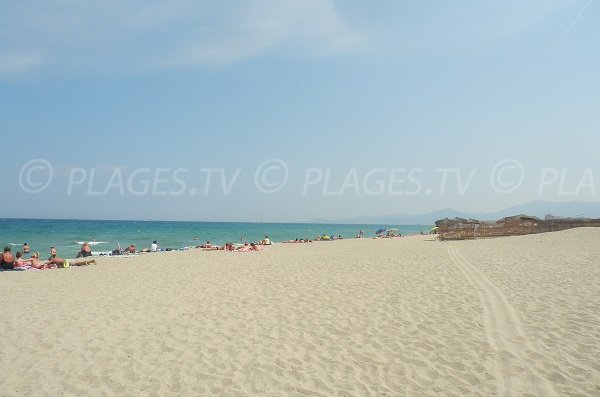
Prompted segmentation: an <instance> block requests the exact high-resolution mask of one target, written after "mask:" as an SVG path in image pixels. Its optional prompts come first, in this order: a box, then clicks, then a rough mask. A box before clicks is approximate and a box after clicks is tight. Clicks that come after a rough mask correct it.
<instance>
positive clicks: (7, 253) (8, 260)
mask: <svg viewBox="0 0 600 397" xmlns="http://www.w3.org/2000/svg"><path fill="white" fill-rule="evenodd" d="M14 268H15V256H14V255H13V254H12V252H11V248H10V247H9V246H6V247H4V252H3V253H2V257H1V258H0V269H2V270H13V269H14Z"/></svg>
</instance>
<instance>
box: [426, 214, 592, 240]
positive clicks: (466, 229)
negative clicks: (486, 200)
mask: <svg viewBox="0 0 600 397" xmlns="http://www.w3.org/2000/svg"><path fill="white" fill-rule="evenodd" d="M435 225H436V227H437V228H438V229H437V233H438V235H439V239H440V241H444V240H473V239H478V238H491V237H502V236H521V235H525V234H535V233H545V232H554V231H560V230H566V229H572V228H575V227H600V219H591V218H557V217H552V218H548V217H546V219H540V218H538V217H535V216H529V215H524V214H521V215H515V216H509V217H505V218H502V219H499V220H497V221H480V220H477V219H464V218H454V219H448V218H446V219H440V220H438V221H436V222H435Z"/></svg>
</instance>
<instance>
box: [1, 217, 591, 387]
mask: <svg viewBox="0 0 600 397" xmlns="http://www.w3.org/2000/svg"><path fill="white" fill-rule="evenodd" d="M431 239H432V238H431V236H412V237H405V238H396V239H378V240H373V239H360V240H343V241H333V242H315V243H309V244H276V245H273V246H270V247H267V248H266V249H265V250H264V251H262V252H253V253H230V252H203V251H200V250H192V251H185V252H167V253H157V254H147V255H140V256H136V257H129V258H99V259H98V265H96V266H87V267H82V268H70V269H58V270H47V271H27V272H5V273H1V274H0V291H1V295H2V300H3V306H2V309H1V310H0V324H1V325H2V338H1V339H0V345H1V349H0V367H1V368H2V370H1V371H0V395H1V396H43V395H48V396H59V395H66V396H75V395H81V396H88V395H149V396H195V395H206V396H404V395H407V396H417V395H418V396H436V395H447V396H463V395H474V396H493V395H498V396H525V395H530V396H563V395H567V396H598V395H600V360H599V357H600V287H599V285H600V229H575V230H569V231H564V232H557V233H547V234H540V235H529V236H522V237H508V238H498V239H490V240H477V241H457V242H443V243H440V242H436V241H430V240H431Z"/></svg>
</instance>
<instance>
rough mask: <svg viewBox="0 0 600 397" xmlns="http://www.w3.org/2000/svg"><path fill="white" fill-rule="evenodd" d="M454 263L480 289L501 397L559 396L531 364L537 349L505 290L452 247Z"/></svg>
mask: <svg viewBox="0 0 600 397" xmlns="http://www.w3.org/2000/svg"><path fill="white" fill-rule="evenodd" d="M448 255H449V256H450V259H451V260H452V262H453V263H454V264H455V265H456V267H458V269H459V270H460V271H461V272H462V273H463V274H464V275H465V277H466V279H467V280H468V282H469V284H471V286H473V287H474V288H476V289H477V293H478V295H479V300H480V302H481V306H482V307H483V313H484V322H485V333H486V337H487V340H488V343H489V344H490V346H491V348H492V349H493V350H494V353H495V356H496V374H495V375H496V379H497V387H498V393H499V395H501V396H511V395H522V394H524V393H533V394H535V395H540V396H542V395H543V396H556V395H557V394H556V392H555V391H554V389H553V387H552V385H551V384H550V382H549V381H548V380H547V379H546V378H545V377H544V376H543V375H541V374H539V373H538V371H537V370H536V369H535V368H534V367H533V366H532V365H530V362H531V361H532V359H531V358H528V357H527V355H528V353H527V352H528V351H529V352H532V351H535V349H534V348H533V345H532V344H531V342H530V341H529V339H528V337H527V334H526V333H525V332H524V331H523V327H522V325H521V321H520V320H519V317H518V316H517V313H516V312H515V309H514V308H513V307H512V305H511V304H510V302H509V301H508V299H507V298H506V296H505V295H504V294H503V293H502V291H501V290H500V289H499V288H498V287H497V286H496V285H495V284H494V283H492V282H491V281H490V280H489V279H488V278H487V277H486V276H485V275H484V274H483V273H482V272H481V271H480V270H479V269H478V268H477V267H475V266H473V265H472V264H471V263H469V261H468V260H467V259H466V258H465V257H464V256H463V255H462V254H461V253H460V251H459V250H458V249H448Z"/></svg>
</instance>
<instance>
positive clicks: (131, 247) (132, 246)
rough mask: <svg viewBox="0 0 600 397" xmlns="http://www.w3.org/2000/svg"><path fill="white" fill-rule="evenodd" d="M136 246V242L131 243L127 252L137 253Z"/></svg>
mask: <svg viewBox="0 0 600 397" xmlns="http://www.w3.org/2000/svg"><path fill="white" fill-rule="evenodd" d="M135 251H136V248H135V244H131V245H130V246H129V247H127V249H126V250H125V252H126V253H128V254H135Z"/></svg>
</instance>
